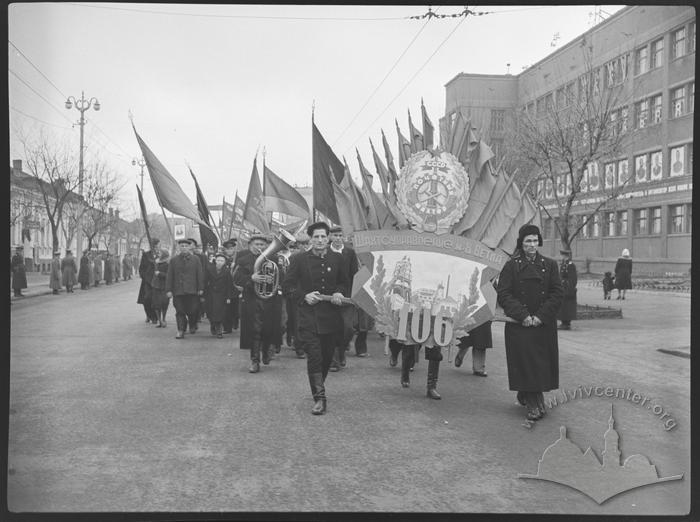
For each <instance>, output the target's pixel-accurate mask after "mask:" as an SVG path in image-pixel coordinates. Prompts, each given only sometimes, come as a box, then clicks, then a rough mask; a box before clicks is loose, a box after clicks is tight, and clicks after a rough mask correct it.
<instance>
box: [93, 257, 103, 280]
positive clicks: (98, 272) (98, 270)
mask: <svg viewBox="0 0 700 522" xmlns="http://www.w3.org/2000/svg"><path fill="white" fill-rule="evenodd" d="M100 281H102V255H101V254H98V253H96V254H95V286H100Z"/></svg>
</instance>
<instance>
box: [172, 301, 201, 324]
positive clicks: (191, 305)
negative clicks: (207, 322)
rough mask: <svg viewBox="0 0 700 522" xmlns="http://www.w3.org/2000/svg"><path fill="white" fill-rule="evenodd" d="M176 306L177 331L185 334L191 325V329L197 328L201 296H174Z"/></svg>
mask: <svg viewBox="0 0 700 522" xmlns="http://www.w3.org/2000/svg"><path fill="white" fill-rule="evenodd" d="M173 306H175V320H176V321H177V329H178V331H180V332H184V331H185V329H186V328H187V323H189V325H190V328H194V327H196V326H197V313H198V311H199V296H198V295H194V294H187V295H176V296H173Z"/></svg>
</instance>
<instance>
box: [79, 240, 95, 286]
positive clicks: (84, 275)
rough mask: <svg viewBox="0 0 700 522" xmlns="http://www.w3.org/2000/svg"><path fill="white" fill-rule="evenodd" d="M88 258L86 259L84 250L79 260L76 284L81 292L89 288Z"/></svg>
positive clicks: (89, 263) (86, 255) (86, 252)
mask: <svg viewBox="0 0 700 522" xmlns="http://www.w3.org/2000/svg"><path fill="white" fill-rule="evenodd" d="M91 264H92V263H91V262H90V258H89V257H88V251H87V250H85V251H84V252H83V255H82V256H81V258H80V269H79V270H78V283H80V289H81V290H87V289H88V288H90V265H91Z"/></svg>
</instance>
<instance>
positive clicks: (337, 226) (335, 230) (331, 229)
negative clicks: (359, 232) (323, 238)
mask: <svg viewBox="0 0 700 522" xmlns="http://www.w3.org/2000/svg"><path fill="white" fill-rule="evenodd" d="M335 232H341V233H342V232H343V227H341V226H340V225H336V226H334V227H331V228H330V230H329V231H328V233H329V234H333V233H335Z"/></svg>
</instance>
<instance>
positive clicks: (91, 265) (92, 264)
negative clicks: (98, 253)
mask: <svg viewBox="0 0 700 522" xmlns="http://www.w3.org/2000/svg"><path fill="white" fill-rule="evenodd" d="M88 260H89V261H90V262H89V263H88V283H89V284H88V286H95V253H94V252H92V251H90V252H88Z"/></svg>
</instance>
